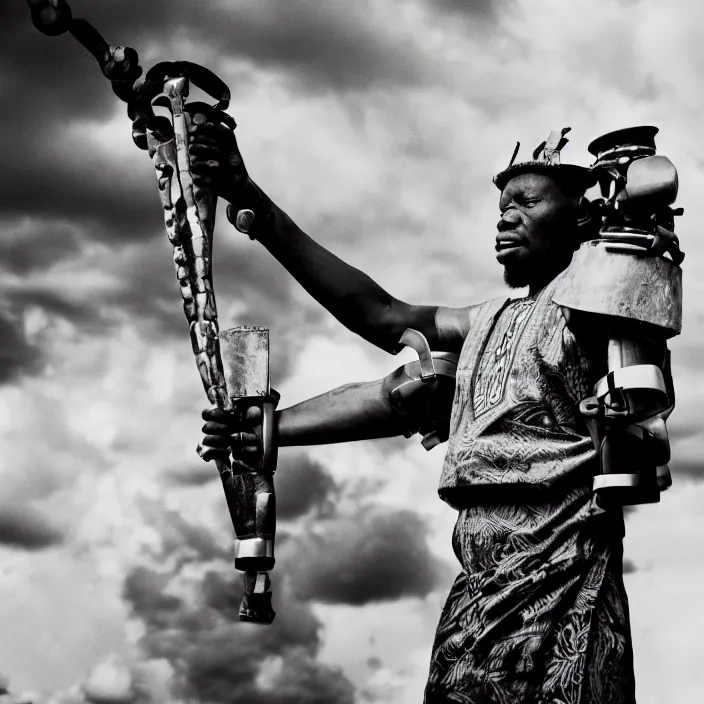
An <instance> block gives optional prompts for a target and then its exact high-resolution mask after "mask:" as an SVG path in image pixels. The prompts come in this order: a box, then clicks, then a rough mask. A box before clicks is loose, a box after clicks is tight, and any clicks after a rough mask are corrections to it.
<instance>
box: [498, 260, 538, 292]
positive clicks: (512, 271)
mask: <svg viewBox="0 0 704 704" xmlns="http://www.w3.org/2000/svg"><path fill="white" fill-rule="evenodd" d="M531 279H532V277H531V276H529V271H528V267H526V266H525V265H523V266H521V265H520V264H519V265H518V266H504V283H505V284H506V285H507V286H508V287H509V288H523V287H524V286H528V284H529V283H530V280H531Z"/></svg>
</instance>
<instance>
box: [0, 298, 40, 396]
mask: <svg viewBox="0 0 704 704" xmlns="http://www.w3.org/2000/svg"><path fill="white" fill-rule="evenodd" d="M40 363H41V353H40V351H39V350H38V349H37V348H36V347H35V346H34V345H32V344H30V343H29V342H28V340H27V338H26V335H25V333H24V330H23V327H22V323H21V321H20V320H18V319H17V318H15V317H13V316H10V315H9V314H7V313H4V312H2V311H0V384H6V383H8V382H10V381H14V380H16V379H19V378H20V377H22V376H24V375H26V374H32V373H34V372H37V371H38V370H39V369H40Z"/></svg>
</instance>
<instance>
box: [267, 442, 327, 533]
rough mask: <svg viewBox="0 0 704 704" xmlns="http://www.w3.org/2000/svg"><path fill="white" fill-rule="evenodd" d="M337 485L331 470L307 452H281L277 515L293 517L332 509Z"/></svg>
mask: <svg viewBox="0 0 704 704" xmlns="http://www.w3.org/2000/svg"><path fill="white" fill-rule="evenodd" d="M335 494H336V486H335V482H334V481H333V478H332V477H331V476H330V475H329V474H328V472H327V471H326V470H325V469H324V468H323V467H322V465H320V464H318V463H317V462H315V461H314V460H312V459H311V458H310V457H308V455H304V454H301V453H296V454H293V455H292V454H285V453H283V452H280V453H279V468H278V470H277V472H276V516H277V518H280V519H281V520H292V519H294V518H298V517H299V516H303V515H304V514H306V513H308V512H309V511H312V510H313V509H316V510H317V511H318V512H323V511H326V510H328V511H329V510H330V508H331V500H332V499H333V498H334V496H335Z"/></svg>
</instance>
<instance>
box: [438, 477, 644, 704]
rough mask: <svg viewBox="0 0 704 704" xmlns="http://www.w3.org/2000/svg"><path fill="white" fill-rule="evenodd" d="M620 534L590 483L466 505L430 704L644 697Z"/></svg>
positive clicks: (610, 701)
mask: <svg viewBox="0 0 704 704" xmlns="http://www.w3.org/2000/svg"><path fill="white" fill-rule="evenodd" d="M621 535H622V526H621V525H619V517H616V516H613V515H609V514H606V513H605V512H603V511H601V510H600V509H598V508H597V507H596V506H595V505H594V502H593V499H592V496H591V490H590V489H589V487H588V486H587V485H583V486H582V487H580V488H575V489H573V490H571V491H569V492H567V493H565V494H564V495H563V496H562V497H561V498H559V499H558V498H557V497H551V499H550V500H549V501H547V502H544V503H531V504H522V505H519V504H513V503H512V504H494V505H481V506H473V507H470V508H463V509H461V510H460V512H459V516H458V518H457V524H456V527H455V532H454V536H453V545H454V549H455V553H456V555H457V558H458V559H459V560H460V562H461V563H462V565H463V567H464V570H463V571H462V572H461V573H460V575H459V576H458V577H457V579H456V580H455V583H454V585H453V586H452V589H451V590H450V595H449V597H448V599H447V602H446V604H445V607H444V609H443V611H442V615H441V617H440V623H439V625H438V629H437V634H436V637H435V642H434V644H433V652H432V661H431V667H430V676H429V679H428V685H427V689H426V698H425V702H426V704H440V702H458V703H462V704H522V703H525V704H528V703H530V704H597V703H599V704H633V703H634V702H635V694H634V682H633V666H632V655H631V646H630V631H629V621H628V605H627V599H626V595H625V592H624V589H623V582H622V577H621V574H622V564H621V557H622V553H621V542H620V541H621Z"/></svg>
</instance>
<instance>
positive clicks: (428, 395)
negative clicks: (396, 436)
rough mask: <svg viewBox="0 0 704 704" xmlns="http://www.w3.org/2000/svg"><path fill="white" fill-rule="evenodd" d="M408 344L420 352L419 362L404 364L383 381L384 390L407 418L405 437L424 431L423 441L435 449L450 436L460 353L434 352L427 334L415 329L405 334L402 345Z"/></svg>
mask: <svg viewBox="0 0 704 704" xmlns="http://www.w3.org/2000/svg"><path fill="white" fill-rule="evenodd" d="M404 346H406V347H410V348H412V349H414V350H415V351H416V352H417V353H418V361H413V362H409V363H408V364H404V365H403V366H402V367H399V368H398V369H396V370H395V371H393V372H392V373H391V374H389V375H388V376H387V377H386V378H385V379H384V381H383V385H382V392H383V393H384V394H385V395H386V396H387V398H388V400H389V404H390V406H391V408H392V409H393V410H394V411H395V412H396V413H397V414H398V415H400V416H401V417H402V418H403V422H404V424H405V425H406V432H405V433H404V434H405V436H406V437H407V438H410V437H411V436H412V435H414V434H415V433H421V434H422V435H423V439H422V441H421V444H422V445H423V447H424V448H425V449H426V450H431V449H432V448H433V447H435V446H436V445H439V444H440V443H442V442H445V441H446V440H447V438H448V435H449V429H450V414H451V411H452V401H453V398H454V395H455V375H456V371H457V360H458V359H459V355H456V354H453V353H451V352H431V351H430V346H429V345H428V340H427V339H426V338H425V335H423V334H422V333H421V332H418V331H417V330H413V329H412V328H408V329H407V330H406V331H405V332H404V333H403V335H402V336H401V339H400V341H399V348H402V347H404Z"/></svg>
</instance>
